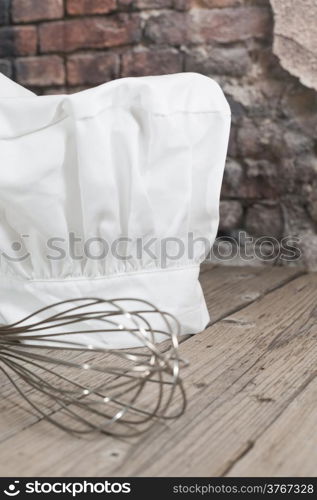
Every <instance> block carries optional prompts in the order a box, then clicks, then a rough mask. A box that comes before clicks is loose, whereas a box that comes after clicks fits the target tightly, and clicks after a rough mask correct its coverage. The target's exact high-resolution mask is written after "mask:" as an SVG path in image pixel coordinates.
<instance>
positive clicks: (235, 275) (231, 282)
mask: <svg viewBox="0 0 317 500" xmlns="http://www.w3.org/2000/svg"><path fill="white" fill-rule="evenodd" d="M303 274H304V272H303V270H302V269H299V268H295V267H289V268H285V267H270V268H267V267H258V268H252V267H250V268H241V267H221V266H219V267H216V268H213V269H211V270H210V271H205V272H203V273H202V274H201V276H200V281H201V284H202V287H203V290H204V294H205V298H206V302H207V305H208V309H209V313H210V317H211V323H215V322H216V321H219V319H221V318H224V317H225V316H228V315H229V314H231V313H233V312H235V311H237V310H238V309H241V308H242V307H244V306H246V305H248V304H251V303H252V302H254V301H255V300H258V299H259V298H261V297H263V295H265V294H266V293H267V292H270V291H271V290H274V289H275V288H278V287H279V286H282V285H284V284H285V283H288V282H289V281H291V280H292V279H294V278H296V277H298V276H300V275H303Z"/></svg>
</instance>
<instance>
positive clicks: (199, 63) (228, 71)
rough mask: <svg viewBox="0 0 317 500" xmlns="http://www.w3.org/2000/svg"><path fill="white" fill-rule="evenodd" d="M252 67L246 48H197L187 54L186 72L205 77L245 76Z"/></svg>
mask: <svg viewBox="0 0 317 500" xmlns="http://www.w3.org/2000/svg"><path fill="white" fill-rule="evenodd" d="M251 66H252V63H251V58H250V56H249V54H248V51H247V49H246V48H244V47H213V46H209V47H208V46H207V47H195V48H193V49H190V50H189V51H188V53H187V54H186V71H195V72H197V73H202V74H203V75H209V76H213V75H228V76H237V77H238V76H244V75H246V74H247V73H248V72H249V71H250V69H251Z"/></svg>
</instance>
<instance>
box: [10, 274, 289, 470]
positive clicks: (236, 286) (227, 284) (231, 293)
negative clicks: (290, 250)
mask: <svg viewBox="0 0 317 500" xmlns="http://www.w3.org/2000/svg"><path fill="white" fill-rule="evenodd" d="M217 269H219V268H217ZM276 270H277V268H275V269H274V273H273V274H272V273H271V274H270V272H268V270H267V269H266V268H265V269H261V272H258V271H256V272H254V269H252V270H245V269H244V270H242V269H241V268H239V269H238V270H236V271H235V270H233V269H229V270H228V271H227V270H224V268H222V269H221V272H220V271H218V274H217V272H215V271H216V270H213V271H210V272H208V273H204V275H207V274H210V278H212V283H211V282H210V284H209V285H208V280H207V282H206V283H205V286H206V284H207V285H208V286H207V293H206V295H207V300H208V299H209V301H210V303H211V310H212V309H213V306H214V305H215V303H216V302H217V301H216V299H217V297H216V296H217V295H218V294H219V293H222V292H223V297H222V299H223V300H222V304H224V303H226V301H227V304H228V310H229V311H231V310H232V307H234V308H235V310H236V311H237V310H239V309H241V308H244V307H245V305H246V304H248V303H250V302H252V301H254V300H259V297H261V296H262V297H263V295H265V294H266V293H267V292H268V291H270V290H272V289H274V288H275V289H276V288H279V287H280V286H282V285H283V284H285V283H287V282H289V281H290V280H292V279H294V278H295V277H296V275H297V274H298V271H295V270H292V271H291V270H288V272H285V271H286V270H283V272H276ZM235 273H237V274H235ZM259 278H260V282H259ZM238 291H239V292H240V296H241V295H242V299H241V297H240V299H239V297H238V299H239V300H237V297H236V295H237V292H238ZM246 291H247V293H245V292H246ZM242 292H243V293H242ZM250 292H251V293H250ZM211 299H213V300H211ZM229 299H230V300H229ZM232 299H234V300H232ZM249 307H250V306H249ZM251 307H252V306H251ZM222 309H223V308H222ZM222 314H224V312H223V311H222V312H221V315H222ZM221 315H220V317H221ZM216 326H217V325H214V327H213V328H215V327H216ZM227 327H228V325H227V326H226V328H227ZM231 328H234V326H231ZM208 332H210V329H208V330H207V332H205V333H204V334H203V335H207V334H208ZM199 337H202V336H200V335H198V336H197V338H195V337H194V338H191V339H190V340H187V341H186V342H185V343H184V344H183V345H182V347H181V349H182V352H183V351H184V350H185V352H186V351H187V349H186V346H187V345H188V348H189V349H190V350H192V348H193V347H194V349H193V350H194V354H195V344H197V342H198V344H199V343H201V341H200V340H199ZM207 347H208V346H207ZM192 357H193V356H192ZM191 361H192V366H193V368H192V375H193V370H194V368H195V363H196V366H197V363H199V360H197V359H196V360H195V357H194V358H193V360H191ZM218 368H219V367H218ZM203 371H204V370H202V375H203ZM247 371H248V370H247ZM194 373H195V370H194ZM240 376H243V374H242V375H240ZM186 378H187V375H186ZM200 384H203V382H200ZM193 385H194V386H195V383H194V384H193ZM198 385H199V383H196V387H195V389H198ZM198 392H199V391H198ZM195 394H196V395H197V390H196V392H195V391H194V392H193V396H195ZM40 424H43V425H44V427H43V425H42V428H43V429H44V428H46V427H47V423H46V422H42V423H40ZM40 424H36V425H34V423H33V424H30V425H34V426H35V427H36V426H38V425H40ZM159 427H160V426H159ZM171 427H174V423H173V424H171ZM43 429H42V430H43ZM163 429H164V430H165V432H166V428H165V427H164V428H163ZM54 431H55V429H53V428H51V427H50V428H47V437H48V441H50V439H49V436H52V435H54ZM26 432H28V433H29V434H30V432H31V435H32V429H31V428H30V429H25V431H23V432H21V433H20V436H19V433H17V434H16V436H15V437H12V438H11V439H9V440H8V445H9V449H11V450H12V447H11V446H10V443H11V445H13V450H14V449H16V452H18V449H19V437H21V445H22V443H23V441H24V439H23V438H25V437H26V434H25V433H26ZM57 432H58V431H55V438H56V439H57V442H60V439H62V437H60V436H56V433H57ZM59 434H60V433H59ZM40 436H41V429H39V434H37V432H36V431H35V434H34V435H33V438H40ZM43 438H44V436H43ZM70 439H71V440H72V441H73V438H70ZM104 439H105V441H106V442H107V444H110V449H111V448H112V449H116V448H117V445H118V443H117V442H116V440H111V439H110V443H109V438H104ZM63 440H66V438H65V439H63ZM63 440H62V441H63ZM12 441H13V442H12ZM44 441H45V438H44ZM99 442H100V440H98V443H99ZM146 442H147V441H146V439H145V440H144V444H146ZM80 443H81V444H80ZM4 444H5V443H4ZM24 444H25V443H24ZM69 444H70V443H69ZM16 445H18V446H17V447H16ZM60 445H61V444H60ZM81 445H83V446H84V444H83V443H82V441H81V442H79V443H78V441H76V440H75V442H73V443H72V444H70V448H71V449H73V452H74V450H76V448H80V447H81ZM122 446H123V448H126V447H128V448H131V449H130V452H132V453H133V447H135V446H137V444H135V443H134V444H132V445H131V444H130V443H122ZM1 448H3V446H1ZM5 448H6V447H5ZM33 448H34V453H36V448H37V446H36V445H34V447H33ZM88 448H89V451H90V452H89V453H88V455H90V456H91V453H92V452H93V450H94V449H95V448H97V449H99V448H98V446H97V443H96V442H95V443H93V442H90V443H89V446H88ZM119 448H120V447H119ZM24 449H25V448H24ZM46 451H47V448H46ZM65 451H66V447H65ZM69 451H70V450H69ZM130 452H128V453H127V456H129V454H130ZM99 453H100V450H99ZM42 454H43V450H42ZM6 455H7V458H8V450H7V451H6ZM6 455H5V454H3V453H2V452H1V456H6ZM110 456H112V455H110ZM120 456H121V453H117V452H114V455H113V456H112V457H113V458H112V459H111V460H109V456H108V455H107V454H106V456H104V458H107V460H108V462H109V461H110V464H108V465H110V469H111V466H113V467H114V468H113V471H114V473H115V469H116V467H117V466H118V465H119V463H121V464H122V462H121V461H120V460H119V459H118V460H114V458H115V457H117V458H118V457H120ZM10 457H11V460H13V459H14V451H11V453H10V452H9V463H10ZM43 459H44V456H42V459H41V462H42V463H41V470H42V469H43V467H44V469H43V475H45V474H49V473H50V470H51V468H50V467H49V464H48V463H47V469H45V460H44V462H43ZM19 462H20V466H21V470H20V473H23V469H25V466H23V464H21V461H19ZM117 462H118V463H117ZM167 462H168V457H167ZM92 463H94V460H93V461H92ZM149 463H150V462H149ZM37 466H38V465H37V464H35V463H34V468H33V469H32V468H30V466H29V468H28V463H27V464H26V469H27V470H26V474H28V473H29V474H30V473H33V474H39V471H37V470H36V467H37ZM122 466H124V464H122ZM107 470H109V467H108V469H107ZM149 470H153V469H151V467H150V468H149ZM27 471H28V472H27ZM67 471H68V472H69V467H67V465H66V464H65V463H64V469H63V470H62V469H60V470H59V473H60V474H61V475H64V474H67ZM123 471H124V467H119V468H118V473H119V475H120V474H121V473H122V472H123ZM74 472H75V473H76V471H74V469H73V467H71V466H70V473H72V474H74ZM137 472H138V473H141V469H140V467H139V469H138V470H137ZM53 473H54V472H53ZM55 473H56V469H55ZM89 473H90V474H92V475H94V471H93V470H92V468H90V472H89ZM89 473H88V475H89ZM95 473H96V474H100V470H99V467H98V466H96V467H95ZM105 473H107V471H106V472H105ZM80 474H83V471H80ZM101 475H102V474H101ZM185 475H186V474H185Z"/></svg>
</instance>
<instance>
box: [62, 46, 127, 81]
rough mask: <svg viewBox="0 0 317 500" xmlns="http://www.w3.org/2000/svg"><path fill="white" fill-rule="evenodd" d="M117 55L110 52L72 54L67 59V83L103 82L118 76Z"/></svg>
mask: <svg viewBox="0 0 317 500" xmlns="http://www.w3.org/2000/svg"><path fill="white" fill-rule="evenodd" d="M118 71H119V56H117V55H116V54H112V53H110V52H107V53H102V52H97V53H96V54H91V53H90V54H74V55H73V56H69V57H68V60H67V82H68V84H69V85H84V84H96V83H104V82H106V81H108V80H112V79H114V78H116V77H117V76H118Z"/></svg>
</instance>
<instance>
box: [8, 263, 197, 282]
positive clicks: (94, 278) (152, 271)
mask: <svg viewBox="0 0 317 500" xmlns="http://www.w3.org/2000/svg"><path fill="white" fill-rule="evenodd" d="M199 265H200V264H191V265H187V266H179V267H177V266H175V267H169V268H166V269H163V268H158V269H148V270H147V269H143V270H142V271H130V272H120V273H113V274H109V275H102V276H79V277H76V276H73V277H70V278H68V277H67V278H58V279H55V278H42V279H41V278H34V279H33V278H26V279H20V278H18V279H17V278H16V277H15V276H12V275H2V276H0V278H8V279H13V280H16V281H19V282H22V283H72V282H73V281H75V282H77V281H98V280H108V279H113V278H122V277H123V276H140V275H143V274H156V273H165V272H172V271H182V270H187V269H195V268H197V267H199Z"/></svg>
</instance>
